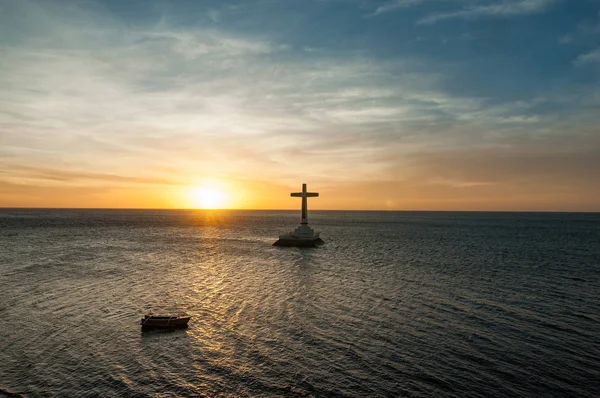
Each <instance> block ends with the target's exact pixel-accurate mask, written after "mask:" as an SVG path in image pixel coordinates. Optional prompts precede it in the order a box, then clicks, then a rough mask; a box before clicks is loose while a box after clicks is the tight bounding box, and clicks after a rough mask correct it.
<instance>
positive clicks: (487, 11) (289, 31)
mask: <svg viewBox="0 0 600 398" xmlns="http://www.w3.org/2000/svg"><path fill="white" fill-rule="evenodd" d="M304 182H305V183H307V184H308V188H309V190H313V191H318V192H319V193H320V197H319V198H316V199H311V200H310V202H309V206H310V208H312V209H356V210H360V209H363V210H371V209H381V210H413V209H414V210H536V211H600V2H598V1H597V0H372V1H367V0H301V1H299V0H298V1H295V0H256V1H251V0H235V1H223V0H219V1H208V0H206V1H205V0H193V1H192V0H172V1H167V0H162V1H153V0H127V1H124V0H114V1H108V0H105V1H101V0H96V1H94V0H85V1H84V0H69V1H67V0H65V1H60V0H56V1H54V0H39V1H32V0H0V207H14V206H17V207H116V208H130V207H133V208H188V207H227V208H250V209H296V208H298V207H299V205H300V203H299V200H298V199H295V198H290V196H289V193H290V192H292V191H298V190H300V189H301V184H302V183H304Z"/></svg>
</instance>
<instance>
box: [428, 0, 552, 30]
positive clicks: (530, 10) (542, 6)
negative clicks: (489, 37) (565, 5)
mask: <svg viewBox="0 0 600 398" xmlns="http://www.w3.org/2000/svg"><path fill="white" fill-rule="evenodd" d="M557 1H558V0H502V1H496V2H495V3H493V4H487V5H476V6H472V7H468V8H464V9H462V10H458V11H451V12H445V13H437V14H432V15H429V16H426V17H425V18H422V19H420V20H419V21H418V24H420V25H427V24H433V23H436V22H438V21H443V20H447V19H455V18H464V19H474V18H480V17H490V18H506V17H511V16H518V15H530V14H538V13H541V12H544V11H546V10H548V9H549V8H550V6H552V5H553V4H554V3H556V2H557Z"/></svg>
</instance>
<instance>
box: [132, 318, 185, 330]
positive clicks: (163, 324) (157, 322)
mask: <svg viewBox="0 0 600 398" xmlns="http://www.w3.org/2000/svg"><path fill="white" fill-rule="evenodd" d="M190 318H191V316H169V315H166V316H159V315H144V317H143V318H142V320H141V321H140V325H142V328H169V329H172V328H186V327H187V325H188V322H189V321H190Z"/></svg>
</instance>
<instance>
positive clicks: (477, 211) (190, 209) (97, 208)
mask: <svg viewBox="0 0 600 398" xmlns="http://www.w3.org/2000/svg"><path fill="white" fill-rule="evenodd" d="M2 210H134V211H135V210H143V211H207V212H211V211H289V212H298V211H299V210H297V209H251V208H247V209H240V208H235V209H230V208H224V209H203V208H171V207H169V208H165V207H21V206H0V211H2ZM310 211H332V212H333V211H335V212H390V213H391V212H428V213H581V214H598V213H600V210H448V209H446V210H431V209H312V210H310Z"/></svg>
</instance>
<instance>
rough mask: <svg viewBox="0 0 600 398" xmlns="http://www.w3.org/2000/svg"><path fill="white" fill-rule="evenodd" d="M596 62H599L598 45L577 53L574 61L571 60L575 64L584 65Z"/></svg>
mask: <svg viewBox="0 0 600 398" xmlns="http://www.w3.org/2000/svg"><path fill="white" fill-rule="evenodd" d="M596 62H600V47H597V48H595V49H594V50H592V51H589V52H587V53H585V54H581V55H579V56H578V57H577V58H575V61H573V63H574V64H575V65H584V64H589V63H596Z"/></svg>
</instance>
